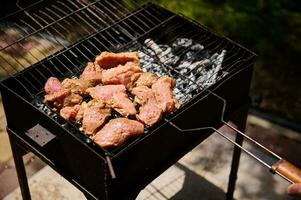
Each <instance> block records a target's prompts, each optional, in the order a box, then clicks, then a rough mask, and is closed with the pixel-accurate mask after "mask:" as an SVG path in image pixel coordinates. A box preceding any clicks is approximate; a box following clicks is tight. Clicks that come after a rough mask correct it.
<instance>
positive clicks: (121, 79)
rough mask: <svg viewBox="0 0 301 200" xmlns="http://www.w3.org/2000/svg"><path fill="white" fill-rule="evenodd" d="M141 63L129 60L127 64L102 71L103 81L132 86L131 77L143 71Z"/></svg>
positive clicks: (127, 86)
mask: <svg viewBox="0 0 301 200" xmlns="http://www.w3.org/2000/svg"><path fill="white" fill-rule="evenodd" d="M141 71H142V70H141V68H140V67H139V65H137V64H135V63H133V62H127V63H126V64H125V65H118V66H117V67H114V68H111V69H107V70H104V71H103V72H102V83H103V84H105V85H107V84H113V85H117V84H123V85H124V86H125V87H126V88H131V87H132V81H131V78H132V76H133V75H134V74H135V73H138V72H141Z"/></svg>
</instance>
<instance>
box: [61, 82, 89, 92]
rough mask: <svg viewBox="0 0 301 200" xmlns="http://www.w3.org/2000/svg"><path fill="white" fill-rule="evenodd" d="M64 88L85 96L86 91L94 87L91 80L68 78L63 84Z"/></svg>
mask: <svg viewBox="0 0 301 200" xmlns="http://www.w3.org/2000/svg"><path fill="white" fill-rule="evenodd" d="M62 84H63V86H64V88H65V89H66V90H69V91H70V92H71V93H74V94H79V95H85V94H86V90H87V89H88V88H89V87H92V86H93V84H92V82H90V81H89V80H82V79H70V78H66V79H65V80H64V81H63V82H62Z"/></svg>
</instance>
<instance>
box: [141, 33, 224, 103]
mask: <svg viewBox="0 0 301 200" xmlns="http://www.w3.org/2000/svg"><path fill="white" fill-rule="evenodd" d="M144 45H145V46H144V47H143V48H142V50H140V51H139V56H140V60H141V65H142V68H143V70H144V71H148V72H153V73H155V74H157V75H158V76H163V75H169V76H172V77H174V78H175V79H176V83H177V84H176V87H175V93H176V97H177V98H178V99H179V101H180V103H181V104H183V103H185V102H186V101H188V100H189V99H190V98H192V97H193V96H194V95H196V94H197V93H199V92H200V91H201V90H202V89H204V88H208V87H209V86H211V85H213V84H215V83H216V82H217V81H218V80H219V79H221V78H222V77H224V76H226V75H227V74H228V72H226V71H224V70H223V69H222V63H223V60H224V57H225V55H226V50H222V51H221V52H220V53H218V52H216V53H214V54H213V55H210V53H209V51H207V50H206V48H205V47H204V46H203V45H202V44H199V43H197V42H194V41H193V40H192V39H188V38H178V39H176V40H175V41H174V42H173V43H172V44H170V45H166V44H157V43H156V42H155V41H154V40H152V39H146V40H145V41H144ZM162 63H163V64H164V66H162Z"/></svg>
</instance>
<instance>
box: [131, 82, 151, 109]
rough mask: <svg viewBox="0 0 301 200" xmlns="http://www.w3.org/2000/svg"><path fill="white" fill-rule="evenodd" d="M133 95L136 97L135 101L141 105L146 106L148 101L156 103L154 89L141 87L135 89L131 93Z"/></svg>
mask: <svg viewBox="0 0 301 200" xmlns="http://www.w3.org/2000/svg"><path fill="white" fill-rule="evenodd" d="M131 93H132V95H134V96H135V99H134V101H135V102H136V103H138V104H140V105H144V104H146V103H147V102H148V101H151V102H155V101H156V100H155V95H154V93H153V91H152V89H150V88H148V87H146V86H139V87H135V88H133V90H132V91H131Z"/></svg>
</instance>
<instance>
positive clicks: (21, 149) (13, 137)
mask: <svg viewBox="0 0 301 200" xmlns="http://www.w3.org/2000/svg"><path fill="white" fill-rule="evenodd" d="M248 107H249V102H247V103H244V104H243V105H242V106H241V107H240V108H239V109H238V110H237V111H236V112H234V113H233V114H232V115H231V116H230V117H229V119H228V120H229V121H231V122H232V123H234V124H235V126H236V127H237V128H238V129H239V130H241V131H243V130H244V129H245V126H246V119H247V115H248ZM7 132H8V135H9V139H10V144H11V149H12V152H13V157H14V161H15V166H16V171H17V175H18V180H19V185H20V189H21V193H22V197H23V199H24V200H30V199H31V196H30V190H29V186H28V181H27V176H26V171H25V166H24V162H23V156H24V155H25V154H27V153H29V152H32V153H33V154H35V155H36V156H38V157H39V158H40V159H41V160H42V161H43V162H45V163H46V164H47V165H49V166H50V167H51V168H53V169H54V170H55V171H56V172H57V173H59V174H60V175H61V176H63V177H64V178H65V179H66V180H68V181H69V182H70V183H72V184H73V185H74V186H75V187H77V188H78V189H79V190H80V191H81V192H83V193H84V195H85V196H86V198H87V199H89V200H90V199H98V198H97V197H95V196H94V195H92V194H91V193H90V192H89V191H87V190H86V189H85V188H84V187H83V186H82V185H80V184H79V183H77V182H76V181H75V180H73V179H72V178H71V177H70V176H68V174H67V173H65V172H63V171H62V170H59V168H56V166H55V165H54V164H53V163H52V162H51V161H50V160H49V159H48V158H47V157H45V156H44V155H43V154H42V153H41V152H39V151H38V150H36V149H35V147H33V146H32V145H30V144H29V143H28V142H27V141H25V140H24V139H23V138H21V137H20V136H19V135H18V134H17V133H15V132H14V131H13V130H11V129H10V128H9V127H7ZM235 141H236V142H237V143H238V144H242V143H243V136H242V135H240V134H236V139H235ZM240 154H241V149H240V148H238V147H236V146H234V149H233V155H232V163H231V171H230V175H229V180H228V189H227V194H226V200H232V199H233V194H234V191H235V184H236V179H237V171H238V167H239V160H240ZM138 194H139V192H138V193H137V195H138ZM135 198H136V196H135V197H133V198H132V199H135Z"/></svg>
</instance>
